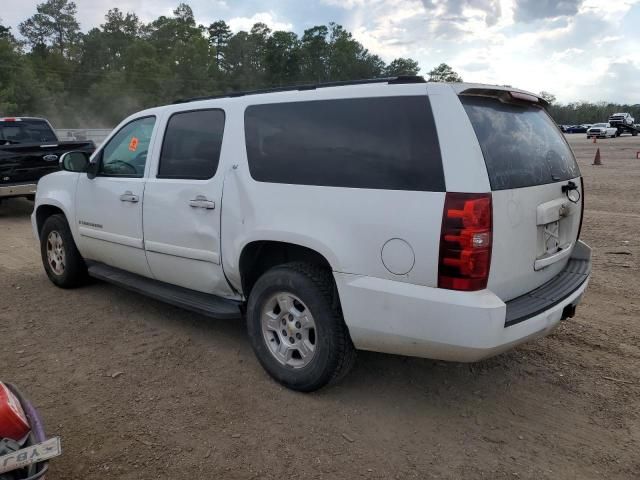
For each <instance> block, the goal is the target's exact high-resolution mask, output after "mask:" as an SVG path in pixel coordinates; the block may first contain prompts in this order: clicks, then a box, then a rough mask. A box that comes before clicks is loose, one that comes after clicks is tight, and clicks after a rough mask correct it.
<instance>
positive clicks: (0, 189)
mask: <svg viewBox="0 0 640 480" xmlns="http://www.w3.org/2000/svg"><path fill="white" fill-rule="evenodd" d="M36 187H37V185H36V184H35V183H21V184H18V185H3V186H0V198H8V197H24V196H27V195H35V194H36Z"/></svg>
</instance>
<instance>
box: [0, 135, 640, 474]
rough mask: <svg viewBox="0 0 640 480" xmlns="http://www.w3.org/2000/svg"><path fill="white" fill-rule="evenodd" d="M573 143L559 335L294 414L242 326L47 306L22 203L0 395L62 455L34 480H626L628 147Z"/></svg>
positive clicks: (409, 363) (169, 314)
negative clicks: (570, 268) (566, 278)
mask: <svg viewBox="0 0 640 480" xmlns="http://www.w3.org/2000/svg"><path fill="white" fill-rule="evenodd" d="M569 140H570V143H571V145H572V147H573V148H574V150H575V152H576V155H577V156H578V159H579V163H580V168H581V169H582V172H583V175H584V177H585V184H586V190H587V194H586V210H585V213H586V216H585V219H584V227H583V233H582V238H583V240H585V241H586V242H587V243H589V244H590V245H591V246H592V247H593V254H594V271H593V278H592V280H591V284H590V286H589V289H588V291H587V295H586V297H585V301H584V303H583V304H582V305H581V307H580V308H578V312H577V315H576V317H575V318H574V319H572V320H570V321H568V322H564V323H563V324H562V325H561V326H560V328H559V329H558V330H557V331H556V332H555V333H554V334H553V335H551V336H549V337H547V338H544V339H541V340H539V341H535V342H533V343H530V344H527V345H524V346H522V347H519V348H517V349H515V350H514V351H511V352H509V353H506V354H503V355H501V356H499V357H496V358H493V359H490V360H487V361H484V362H481V363H477V364H471V365H469V364H456V363H444V362H434V361H429V360H424V359H415V358H404V357H397V356H391V355H382V354H375V353H369V352H360V353H359V357H358V361H357V365H356V367H355V369H354V370H353V371H352V372H351V374H350V375H349V376H348V377H347V378H346V379H345V380H344V381H343V382H341V383H340V384H338V385H336V386H334V387H331V388H327V389H324V390H322V391H320V392H317V393H314V394H306V395H305V394H299V393H294V392H291V391H288V390H286V389H284V388H282V387H280V386H279V385H277V384H276V383H274V382H273V381H271V380H270V379H269V377H268V376H267V375H266V374H265V373H264V372H263V370H262V369H261V367H260V365H259V364H258V362H257V361H256V360H255V358H254V356H253V353H252V351H251V349H250V347H249V343H248V341H247V339H246V336H245V328H244V325H243V324H241V323H234V322H225V321H215V320H211V319H207V318H204V317H201V316H198V315H195V314H191V313H188V312H184V311H181V310H179V309H176V308H173V307H170V306H167V305H164V304H162V303H160V302H156V301H152V300H148V299H146V298H143V297H140V296H137V295H135V294H132V293H129V292H127V291H123V290H120V289H118V288H116V287H112V286H110V285H107V284H102V283H94V284H92V285H89V286H87V287H84V288H81V289H78V290H74V291H65V290H60V289H57V288H56V287H54V286H53V285H52V284H51V283H49V281H48V280H47V278H46V276H45V274H44V272H43V270H42V267H41V265H40V259H39V254H38V249H37V246H36V243H35V241H34V239H33V238H32V235H31V228H30V223H29V215H30V213H31V209H32V204H31V203H29V202H27V201H26V200H12V201H9V202H6V203H5V204H3V205H2V206H0V365H1V366H0V378H2V379H3V380H5V381H11V382H14V383H16V384H18V385H19V386H21V388H22V389H23V390H24V391H26V392H28V396H29V397H30V398H31V400H32V401H33V403H34V404H35V405H36V406H37V407H38V408H39V410H40V412H41V414H42V416H43V417H44V419H45V425H46V427H47V433H48V434H50V435H60V436H61V437H62V443H63V449H64V455H63V456H62V457H60V458H59V459H56V460H55V461H54V462H52V466H51V474H50V476H49V478H50V479H105V478H122V479H157V478H173V479H196V478H198V479H200V478H202V479H205V478H207V479H214V478H225V479H226V478H232V479H253V478H279V479H283V478H287V479H288V478H291V479H295V478H305V479H310V478H360V477H362V478H385V479H387V478H402V479H404V478H421V479H432V478H434V479H435V478H440V479H482V478H486V479H503V478H504V479H506V478H509V479H580V480H584V479H603V478H606V479H607V480H614V479H637V478H640V397H639V394H640V273H639V268H638V267H639V259H640V203H639V202H638V195H639V193H640V190H639V187H640V160H636V151H640V137H636V138H632V137H621V138H617V139H611V140H600V141H598V145H593V144H592V143H591V142H590V141H587V140H586V139H585V138H584V135H573V136H570V137H569ZM596 147H599V148H600V151H601V153H602V160H603V163H604V164H603V165H602V166H597V167H596V166H592V165H591V163H592V160H593V156H594V153H595V149H596Z"/></svg>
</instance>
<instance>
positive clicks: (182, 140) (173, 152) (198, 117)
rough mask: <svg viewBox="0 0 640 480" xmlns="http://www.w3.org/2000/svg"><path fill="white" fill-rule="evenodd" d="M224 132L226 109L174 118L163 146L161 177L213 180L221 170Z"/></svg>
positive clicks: (181, 114) (170, 120)
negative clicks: (219, 164)
mask: <svg viewBox="0 0 640 480" xmlns="http://www.w3.org/2000/svg"><path fill="white" fill-rule="evenodd" d="M223 132H224V112H223V111H222V110H198V111H193V112H184V113H176V114H174V115H172V116H171V118H170V119H169V122H168V124H167V131H166V133H165V136H164V142H163V143H162V153H161V154H160V167H159V169H158V178H191V179H200V180H206V179H209V178H211V177H213V176H214V175H215V173H216V170H217V169H218V161H219V159H220V149H221V148H222V134H223Z"/></svg>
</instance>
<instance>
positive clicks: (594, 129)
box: [587, 123, 618, 138]
mask: <svg viewBox="0 0 640 480" xmlns="http://www.w3.org/2000/svg"><path fill="white" fill-rule="evenodd" d="M617 136H618V128H617V127H612V126H611V125H609V124H608V123H594V124H593V125H592V126H591V127H590V128H589V129H587V138H593V137H598V138H607V137H609V138H615V137H617Z"/></svg>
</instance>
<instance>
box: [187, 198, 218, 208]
mask: <svg viewBox="0 0 640 480" xmlns="http://www.w3.org/2000/svg"><path fill="white" fill-rule="evenodd" d="M189 206H190V207H193V208H205V209H207V210H213V209H214V208H216V202H213V201H211V200H209V199H208V198H207V197H205V196H204V195H197V196H196V198H194V199H193V200H189Z"/></svg>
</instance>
